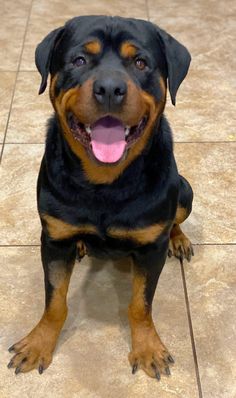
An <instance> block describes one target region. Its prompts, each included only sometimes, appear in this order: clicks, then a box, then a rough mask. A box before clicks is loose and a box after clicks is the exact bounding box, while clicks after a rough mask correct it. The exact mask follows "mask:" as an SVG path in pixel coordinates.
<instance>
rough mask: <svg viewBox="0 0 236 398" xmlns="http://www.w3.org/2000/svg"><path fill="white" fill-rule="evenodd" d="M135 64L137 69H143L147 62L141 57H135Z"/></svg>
mask: <svg viewBox="0 0 236 398" xmlns="http://www.w3.org/2000/svg"><path fill="white" fill-rule="evenodd" d="M135 66H136V68H137V69H139V70H144V69H145V68H146V66H147V62H146V61H145V59H143V58H136V60H135Z"/></svg>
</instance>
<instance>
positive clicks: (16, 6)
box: [0, 0, 31, 20]
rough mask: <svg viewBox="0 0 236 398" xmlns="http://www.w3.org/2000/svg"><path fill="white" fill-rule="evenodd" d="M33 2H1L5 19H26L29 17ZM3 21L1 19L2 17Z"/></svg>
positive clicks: (2, 0)
mask: <svg viewBox="0 0 236 398" xmlns="http://www.w3.org/2000/svg"><path fill="white" fill-rule="evenodd" d="M30 5H31V0H11V1H9V0H1V7H2V14H3V15H4V17H8V18H12V17H17V18H25V17H27V16H28V13H29V9H30ZM0 20H1V17H0Z"/></svg>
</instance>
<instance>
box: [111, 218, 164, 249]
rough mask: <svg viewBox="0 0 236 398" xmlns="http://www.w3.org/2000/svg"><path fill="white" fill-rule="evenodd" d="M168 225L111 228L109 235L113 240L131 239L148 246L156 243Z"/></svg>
mask: <svg viewBox="0 0 236 398" xmlns="http://www.w3.org/2000/svg"><path fill="white" fill-rule="evenodd" d="M165 228H166V223H159V224H153V225H150V226H148V227H144V228H135V229H125V228H115V227H111V228H109V229H108V230H107V234H108V235H109V236H111V237H112V238H118V239H130V240H133V241H135V242H137V243H141V244H148V243H152V242H154V241H155V240H156V239H157V238H158V237H159V236H160V235H161V233H162V232H163V231H164V230H165Z"/></svg>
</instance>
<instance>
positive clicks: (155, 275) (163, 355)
mask: <svg viewBox="0 0 236 398" xmlns="http://www.w3.org/2000/svg"><path fill="white" fill-rule="evenodd" d="M167 250H168V239H166V240H165V241H164V243H162V244H161V245H158V246H153V247H152V248H147V247H144V248H142V249H140V250H139V251H137V252H135V254H134V256H133V294H132V299H131V303H130V305H129V311H128V315H129V322H130V328H131V337H132V351H131V352H130V353H129V361H130V364H131V366H132V373H135V372H136V370H137V369H138V368H141V369H143V370H144V371H145V372H146V373H147V374H148V375H149V376H151V377H155V378H157V379H158V380H159V379H160V374H161V373H164V374H166V375H170V370H169V365H170V364H171V363H173V362H174V360H173V358H172V357H171V355H170V354H169V352H168V351H167V349H166V347H165V346H164V344H163V343H162V342H161V339H160V337H159V336H158V334H157V332H156V329H155V326H154V323H153V320H152V300H153V296H154V293H155V289H156V285H157V282H158V279H159V276H160V274H161V271H162V268H163V266H164V264H165V260H166V255H167Z"/></svg>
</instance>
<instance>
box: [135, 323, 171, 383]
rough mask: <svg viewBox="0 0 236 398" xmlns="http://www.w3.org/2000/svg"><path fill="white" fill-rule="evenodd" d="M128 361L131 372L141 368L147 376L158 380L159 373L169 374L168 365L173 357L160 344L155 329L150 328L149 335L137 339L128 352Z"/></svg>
mask: <svg viewBox="0 0 236 398" xmlns="http://www.w3.org/2000/svg"><path fill="white" fill-rule="evenodd" d="M129 362H130V365H131V367H132V373H133V374H134V373H136V371H137V370H138V368H141V369H143V370H144V371H145V372H146V373H147V374H148V376H150V377H153V378H156V379H157V380H160V379H161V374H165V375H167V376H170V368H169V366H170V365H172V364H173V363H174V359H173V358H172V356H171V355H170V353H169V352H168V350H167V349H166V347H165V346H164V344H162V342H161V340H160V338H159V336H158V334H157V333H156V331H155V330H151V331H150V332H149V336H145V338H141V339H137V343H136V344H135V345H134V347H133V350H132V351H131V352H130V353H129Z"/></svg>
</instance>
